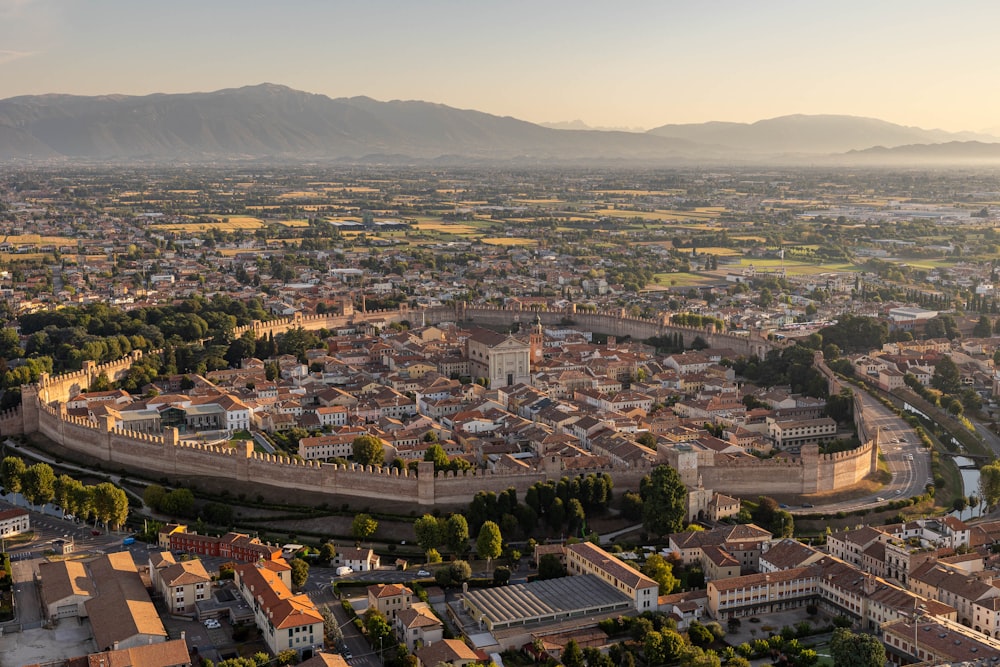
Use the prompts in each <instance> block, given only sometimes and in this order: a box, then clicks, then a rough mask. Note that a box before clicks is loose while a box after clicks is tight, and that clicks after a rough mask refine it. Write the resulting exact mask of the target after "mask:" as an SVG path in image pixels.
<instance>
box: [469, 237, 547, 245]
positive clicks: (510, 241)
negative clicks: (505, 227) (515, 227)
mask: <svg viewBox="0 0 1000 667" xmlns="http://www.w3.org/2000/svg"><path fill="white" fill-rule="evenodd" d="M480 241H482V242H483V243H488V244H489V245H500V246H536V245H538V241H536V240H535V239H525V238H518V237H516V236H502V237H492V238H483V239H480Z"/></svg>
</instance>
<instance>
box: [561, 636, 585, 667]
mask: <svg viewBox="0 0 1000 667" xmlns="http://www.w3.org/2000/svg"><path fill="white" fill-rule="evenodd" d="M559 657H560V662H562V664H563V665H565V666H566V667H584V663H583V651H581V650H580V647H579V646H578V645H577V643H576V641H575V640H572V639H570V640H569V641H568V642H567V643H566V646H565V647H564V648H563V651H562V655H561V656H559Z"/></svg>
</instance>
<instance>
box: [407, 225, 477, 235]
mask: <svg viewBox="0 0 1000 667" xmlns="http://www.w3.org/2000/svg"><path fill="white" fill-rule="evenodd" d="M413 227H414V229H416V230H417V231H421V232H438V233H441V234H458V235H470V234H475V233H476V231H477V229H476V228H475V227H473V226H472V225H467V224H464V223H461V222H459V223H449V222H418V223H416V224H414V225H413Z"/></svg>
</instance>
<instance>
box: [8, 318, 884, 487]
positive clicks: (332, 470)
mask: <svg viewBox="0 0 1000 667" xmlns="http://www.w3.org/2000/svg"><path fill="white" fill-rule="evenodd" d="M536 315H537V316H538V317H539V318H540V319H541V321H542V323H543V324H546V325H549V326H562V325H566V324H568V323H569V322H570V321H571V322H572V326H577V327H581V328H583V329H587V330H592V331H595V332H599V333H606V334H608V335H613V336H619V337H625V336H631V337H632V338H634V339H646V338H650V337H652V336H661V335H664V334H667V333H675V332H677V333H681V335H682V336H683V337H684V341H685V343H686V344H688V345H690V344H691V342H692V341H693V340H694V339H695V337H697V336H701V337H702V338H703V339H704V340H705V341H706V342H707V343H708V344H709V345H710V346H713V347H726V348H731V349H733V350H734V351H735V352H736V353H737V354H745V355H755V356H763V355H764V354H766V352H767V351H768V350H770V349H773V348H774V346H775V344H774V343H772V342H770V341H767V340H765V339H763V338H760V337H759V336H751V337H747V336H736V335H730V334H722V333H715V331H714V329H713V328H712V327H707V328H704V329H702V328H697V327H681V326H674V325H671V324H669V317H667V316H665V317H664V318H662V319H658V320H657V319H647V318H635V317H626V316H625V315H624V313H623V312H617V313H590V312H587V313H583V312H576V309H575V308H572V307H571V308H569V309H567V310H565V311H548V310H532V309H521V308H489V307H475V308H471V307H467V306H466V305H465V304H459V305H458V306H456V307H455V308H450V307H448V308H444V307H442V308H431V309H426V310H423V311H409V310H408V309H407V308H406V307H402V308H400V309H399V310H393V311H378V312H370V313H355V314H353V315H350V316H336V315H312V316H302V315H296V316H295V317H292V318H285V319H281V320H275V321H271V322H266V323H262V322H254V323H253V324H251V325H249V326H247V327H241V328H238V329H237V330H236V332H235V333H236V335H242V333H244V332H246V331H253V332H254V334H255V335H256V336H258V337H259V336H264V335H268V334H279V333H283V332H284V331H287V330H289V329H291V328H296V327H302V328H305V329H320V328H326V329H331V330H336V329H339V328H345V327H350V326H358V325H361V324H365V323H375V322H378V323H385V322H393V321H402V320H409V321H410V322H413V323H416V322H425V323H427V324H434V323H439V322H446V321H451V322H457V323H460V324H466V323H474V324H484V325H491V326H510V325H512V324H514V323H515V322H520V323H522V324H525V325H527V324H530V323H531V322H532V321H533V320H534V318H535V316H536ZM141 357H142V352H141V351H135V352H133V353H132V354H131V355H129V356H127V357H125V358H123V359H120V360H117V361H114V362H109V363H106V364H93V363H90V362H88V363H87V364H86V365H85V367H84V369H83V370H81V371H76V372H73V373H66V374H63V375H58V376H52V377H49V376H47V375H45V376H43V377H42V378H41V380H40V381H39V382H38V383H37V384H34V385H28V386H25V387H23V388H22V396H23V404H22V407H21V409H20V410H18V411H12V412H8V413H4V414H2V415H0V429H2V432H3V433H4V434H11V433H18V432H23V433H33V432H41V433H43V434H44V435H46V436H47V437H48V438H50V439H51V440H53V441H55V442H57V443H59V444H60V445H62V446H64V447H66V448H67V449H70V450H72V451H77V452H80V453H82V454H85V455H87V456H90V457H93V458H96V459H98V460H100V461H103V462H105V463H107V464H113V465H115V466H119V467H122V468H125V469H129V470H134V471H136V472H139V473H142V474H146V475H149V476H154V475H155V476H157V477H158V476H166V477H171V478H174V479H178V478H180V479H183V478H185V477H188V476H203V477H219V478H224V479H232V480H235V481H241V482H251V483H256V484H262V485H266V486H270V487H276V488H280V489H286V490H287V489H299V490H302V491H310V492H318V493H328V494H337V495H342V496H348V497H359V498H371V497H380V498H385V499H389V500H396V501H399V502H401V503H411V504H415V505H434V504H444V505H459V504H464V503H467V502H468V501H469V499H470V498H471V497H472V496H473V495H475V493H476V492H478V491H493V492H497V493H499V492H501V491H503V490H505V489H508V488H511V487H513V488H515V489H516V490H517V491H518V493H520V494H523V493H524V492H525V491H527V489H528V488H529V487H530V486H531V485H533V484H535V483H536V482H539V481H545V480H548V479H558V478H560V477H562V476H566V475H568V476H575V475H578V474H589V473H590V472H595V473H598V474H600V473H608V474H609V475H610V476H611V477H612V478H613V479H614V482H615V487H616V489H617V490H618V491H619V492H622V491H624V490H630V489H637V488H638V486H639V481H640V480H641V479H642V477H643V476H645V475H647V474H649V472H650V469H651V468H650V467H649V466H638V467H632V468H613V467H609V468H607V469H596V470H572V471H566V470H562V469H561V468H560V466H558V465H555V466H551V465H550V466H543V467H542V468H540V469H537V470H533V471H530V472H510V473H503V472H501V473H493V472H484V471H469V472H462V473H452V472H447V473H439V474H437V475H435V474H434V472H433V468H432V466H431V465H430V464H426V463H421V465H420V469H419V471H418V473H417V474H413V473H409V472H407V471H397V470H393V469H389V468H372V467H368V468H365V467H363V466H355V465H348V466H337V465H330V464H324V463H320V462H315V461H308V462H303V461H296V460H292V459H288V458H281V457H276V456H272V455H269V454H261V453H256V452H254V451H253V450H252V446H250V445H249V444H248V445H245V446H244V448H243V449H236V448H230V447H217V446H213V445H205V444H201V443H195V442H189V441H184V440H181V439H180V438H179V437H178V436H177V432H176V431H174V430H172V429H168V431H167V432H166V433H165V434H163V435H150V434H145V433H139V432H135V431H125V430H121V429H116V428H114V427H113V424H111V422H110V421H109V420H107V419H105V420H103V421H102V423H100V424H95V423H94V422H91V421H90V420H88V419H85V418H79V417H71V416H69V415H68V414H67V413H66V410H65V405H64V403H65V402H66V401H67V400H69V399H70V398H71V397H72V396H74V395H75V394H77V393H79V392H81V391H85V390H86V389H87V387H88V386H90V384H91V383H92V382H93V380H94V379H95V378H97V377H98V376H99V375H100V374H101V373H105V374H106V375H107V376H108V378H109V379H110V380H112V381H114V380H119V379H121V378H122V377H123V376H124V375H125V373H127V371H128V369H129V368H130V367H131V365H132V364H133V363H135V362H136V361H138V360H139V359H141ZM875 460H876V457H875V454H873V453H872V449H871V446H870V445H866V446H865V447H862V448H859V449H858V450H854V451H853V452H841V453H839V454H834V455H829V456H820V455H818V454H815V452H813V453H810V452H809V451H808V448H806V454H805V455H804V456H803V457H801V458H797V459H790V460H788V459H771V460H763V461H762V460H758V459H752V460H735V461H720V462H719V463H720V464H719V465H715V466H703V467H700V470H699V471H698V472H699V473H700V474H702V475H703V479H704V483H705V485H706V486H708V487H710V488H714V489H716V490H718V491H720V492H723V493H730V494H734V495H751V496H752V495H758V494H761V493H766V494H784V493H787V494H801V493H815V492H817V491H823V490H829V489H832V488H834V487H840V486H849V485H851V484H855V483H857V482H858V481H860V480H861V479H863V478H864V476H865V475H867V474H868V473H869V472H871V471H872V470H869V467H870V466H871V465H873V464H872V463H871V461H875Z"/></svg>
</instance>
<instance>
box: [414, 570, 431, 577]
mask: <svg viewBox="0 0 1000 667" xmlns="http://www.w3.org/2000/svg"><path fill="white" fill-rule="evenodd" d="M417 576H418V577H429V576H431V573H430V572H428V571H427V570H420V571H418V572H417Z"/></svg>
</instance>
